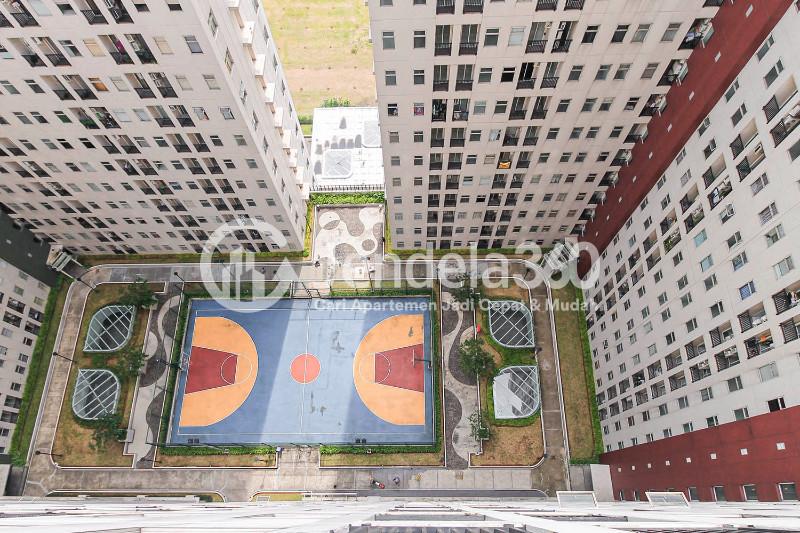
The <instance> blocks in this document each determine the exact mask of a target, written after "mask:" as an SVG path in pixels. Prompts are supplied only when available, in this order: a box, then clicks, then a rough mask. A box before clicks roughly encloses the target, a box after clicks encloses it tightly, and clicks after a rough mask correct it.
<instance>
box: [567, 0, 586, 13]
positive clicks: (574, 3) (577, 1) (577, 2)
mask: <svg viewBox="0 0 800 533" xmlns="http://www.w3.org/2000/svg"><path fill="white" fill-rule="evenodd" d="M583 2H584V0H567V2H566V3H565V4H564V11H567V10H570V9H583Z"/></svg>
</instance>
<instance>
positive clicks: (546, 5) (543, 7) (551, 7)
mask: <svg viewBox="0 0 800 533" xmlns="http://www.w3.org/2000/svg"><path fill="white" fill-rule="evenodd" d="M557 7H558V0H536V11H555V10H556V8H557Z"/></svg>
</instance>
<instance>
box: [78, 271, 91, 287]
mask: <svg viewBox="0 0 800 533" xmlns="http://www.w3.org/2000/svg"><path fill="white" fill-rule="evenodd" d="M87 272H88V271H87ZM85 274H86V272H84V273H83V274H81V275H80V276H78V277H77V278H75V279H76V280H78V281H80V282H81V283H83V284H84V285H86V286H87V287H89V289H94V288H95V287H94V285H92V284H90V283H86V282H85V281H83V276H84V275H85Z"/></svg>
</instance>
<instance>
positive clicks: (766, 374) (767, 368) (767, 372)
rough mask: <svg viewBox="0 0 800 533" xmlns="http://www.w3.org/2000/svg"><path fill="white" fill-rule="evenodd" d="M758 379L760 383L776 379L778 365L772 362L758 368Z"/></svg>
mask: <svg viewBox="0 0 800 533" xmlns="http://www.w3.org/2000/svg"><path fill="white" fill-rule="evenodd" d="M758 377H759V378H760V379H761V382H762V383H763V382H765V381H769V380H771V379H775V378H777V377H778V365H777V364H776V363H775V362H774V361H773V362H772V363H769V364H767V365H764V366H761V367H758Z"/></svg>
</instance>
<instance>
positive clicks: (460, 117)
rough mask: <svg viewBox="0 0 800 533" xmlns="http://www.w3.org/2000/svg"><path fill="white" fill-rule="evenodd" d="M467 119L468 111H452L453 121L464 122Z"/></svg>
mask: <svg viewBox="0 0 800 533" xmlns="http://www.w3.org/2000/svg"><path fill="white" fill-rule="evenodd" d="M468 119H469V111H458V110H455V109H454V110H453V120H455V121H464V120H468Z"/></svg>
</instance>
